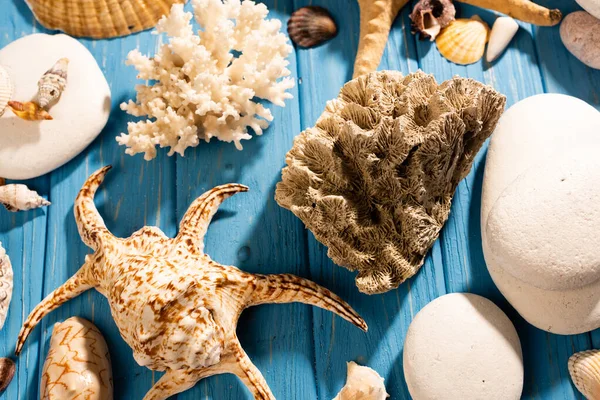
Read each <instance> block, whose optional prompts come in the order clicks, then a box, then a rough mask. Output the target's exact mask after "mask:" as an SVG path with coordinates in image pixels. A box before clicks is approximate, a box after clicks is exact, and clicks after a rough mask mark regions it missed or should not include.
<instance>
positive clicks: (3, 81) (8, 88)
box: [0, 65, 15, 117]
mask: <svg viewBox="0 0 600 400" xmlns="http://www.w3.org/2000/svg"><path fill="white" fill-rule="evenodd" d="M14 91H15V85H14V82H13V80H12V78H11V77H10V74H9V73H8V70H7V69H6V68H4V67H3V66H2V65H0V117H1V116H2V114H4V111H6V108H7V107H8V102H9V101H10V100H11V98H12V96H13V94H14Z"/></svg>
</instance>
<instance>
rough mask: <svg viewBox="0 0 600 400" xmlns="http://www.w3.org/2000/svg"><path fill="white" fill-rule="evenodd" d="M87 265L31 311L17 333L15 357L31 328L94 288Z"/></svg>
mask: <svg viewBox="0 0 600 400" xmlns="http://www.w3.org/2000/svg"><path fill="white" fill-rule="evenodd" d="M88 265H89V264H87V263H86V264H84V265H83V267H81V268H80V269H79V271H77V273H76V274H75V275H73V276H72V277H71V278H69V279H68V280H67V281H66V282H65V283H64V284H63V285H62V286H60V287H58V288H57V289H55V290H54V291H53V292H52V293H50V294H49V295H48V296H47V297H46V298H45V299H44V300H42V302H41V303H40V304H38V305H37V306H36V307H35V308H34V309H33V311H32V312H31V313H30V314H29V316H28V317H27V320H26V321H25V323H24V324H23V326H22V327H21V331H20V332H19V337H18V338H17V346H16V350H15V355H17V356H18V355H19V353H21V350H22V349H23V344H24V343H25V340H27V337H28V336H29V334H30V333H31V331H32V330H33V328H35V326H36V325H37V324H38V323H39V322H40V321H41V320H42V318H44V317H45V316H46V315H47V314H49V313H50V312H51V311H53V310H55V309H57V308H58V307H59V306H60V305H61V304H63V303H65V302H67V301H68V300H71V299H73V298H75V297H77V296H79V295H80V294H81V293H83V292H85V291H86V290H89V289H91V288H93V287H94V286H95V284H94V282H93V281H92V279H91V278H90V277H89V274H88V268H89V267H88Z"/></svg>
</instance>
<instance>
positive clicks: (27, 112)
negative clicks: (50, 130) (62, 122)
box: [8, 101, 52, 121]
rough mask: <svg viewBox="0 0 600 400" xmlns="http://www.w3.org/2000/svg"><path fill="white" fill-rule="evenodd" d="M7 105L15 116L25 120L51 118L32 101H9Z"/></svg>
mask: <svg viewBox="0 0 600 400" xmlns="http://www.w3.org/2000/svg"><path fill="white" fill-rule="evenodd" d="M8 106H9V107H10V109H11V110H12V111H13V112H14V113H15V114H16V115H17V117H19V118H21V119H24V120H26V121H42V120H51V119H52V116H51V115H50V114H48V111H46V110H44V109H43V108H42V107H40V106H39V104H38V103H36V102H34V101H28V102H27V103H21V102H20V101H9V102H8Z"/></svg>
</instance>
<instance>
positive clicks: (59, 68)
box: [38, 58, 69, 108]
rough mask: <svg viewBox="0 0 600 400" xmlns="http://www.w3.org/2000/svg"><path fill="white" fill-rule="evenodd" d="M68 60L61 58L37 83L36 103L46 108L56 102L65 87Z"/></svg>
mask: <svg viewBox="0 0 600 400" xmlns="http://www.w3.org/2000/svg"><path fill="white" fill-rule="evenodd" d="M68 67H69V59H68V58H61V59H60V60H58V61H57V62H56V63H55V64H54V65H53V66H52V68H50V69H49V70H48V71H46V73H45V74H44V75H42V77H41V78H40V80H39V81H38V103H39V105H40V107H42V108H46V107H48V105H50V103H53V102H54V101H56V100H58V98H59V97H60V95H61V94H62V92H63V91H64V90H65V87H66V86H67V69H68Z"/></svg>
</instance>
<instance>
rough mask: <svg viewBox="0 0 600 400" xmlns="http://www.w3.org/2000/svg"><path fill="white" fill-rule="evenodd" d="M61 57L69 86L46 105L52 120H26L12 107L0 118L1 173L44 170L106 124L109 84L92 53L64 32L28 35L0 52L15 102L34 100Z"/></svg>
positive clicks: (21, 175) (17, 175) (15, 175)
mask: <svg viewBox="0 0 600 400" xmlns="http://www.w3.org/2000/svg"><path fill="white" fill-rule="evenodd" d="M63 57H67V58H68V59H69V68H68V77H67V87H66V89H65V91H64V92H63V94H62V96H61V98H60V100H59V101H58V103H56V104H55V105H54V106H52V107H51V108H50V114H51V115H52V117H53V118H54V119H53V120H52V121H25V120H22V119H20V118H18V117H17V116H16V115H15V114H14V113H13V112H12V111H10V110H7V111H6V112H5V113H4V115H3V116H2V117H0V177H3V178H9V179H29V178H35V177H37V176H40V175H43V174H46V173H48V172H50V171H52V170H54V169H56V168H58V167H60V166H61V165H63V164H65V163H66V162H68V161H69V160H71V159H72V158H73V157H75V156H76V155H77V154H79V153H80V152H81V151H83V150H84V149H85V148H86V147H87V146H88V145H89V144H90V143H91V142H92V141H93V140H94V139H95V138H96V137H97V136H98V134H99V133H100V132H101V131H102V129H103V128H104V126H105V125H106V122H107V121H108V116H109V114H110V88H109V86H108V82H106V78H105V77H104V74H103V73H102V71H101V70H100V67H99V66H98V64H97V63H96V60H95V59H94V57H93V56H92V54H91V53H90V52H89V51H88V50H87V49H86V48H85V47H84V46H83V45H82V44H81V43H79V42H78V41H77V40H75V39H73V38H71V37H70V36H67V35H46V34H35V35H29V36H25V37H23V38H21V39H18V40H16V41H14V42H12V43H10V44H9V45H8V46H6V47H4V48H3V49H2V50H0V65H3V66H5V67H6V68H7V69H8V71H9V73H10V75H11V77H12V78H13V80H14V82H15V94H14V96H13V100H16V101H21V102H25V101H30V100H34V99H35V97H36V94H37V89H38V87H37V82H38V80H39V79H40V77H41V76H42V75H43V74H44V73H45V72H46V71H47V70H48V69H49V68H50V67H52V66H53V65H54V63H55V62H56V61H58V60H59V59H60V58H63Z"/></svg>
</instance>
